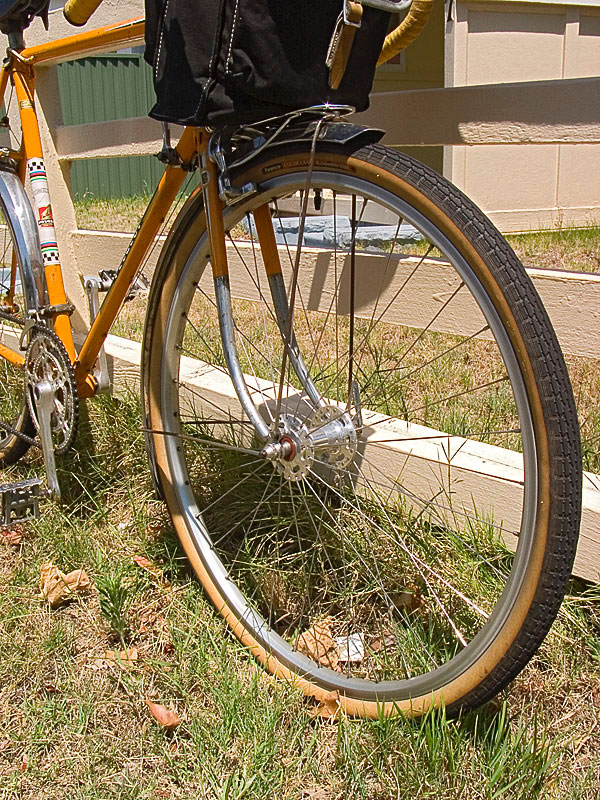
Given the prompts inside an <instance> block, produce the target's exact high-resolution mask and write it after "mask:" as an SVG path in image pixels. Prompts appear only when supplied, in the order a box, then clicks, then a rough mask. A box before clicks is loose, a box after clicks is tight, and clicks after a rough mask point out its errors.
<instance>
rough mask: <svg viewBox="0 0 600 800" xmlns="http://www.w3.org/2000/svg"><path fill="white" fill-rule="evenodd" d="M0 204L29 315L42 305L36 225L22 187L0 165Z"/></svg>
mask: <svg viewBox="0 0 600 800" xmlns="http://www.w3.org/2000/svg"><path fill="white" fill-rule="evenodd" d="M0 201H1V202H2V206H3V209H4V214H5V216H6V222H7V223H8V225H9V226H10V228H11V230H12V233H13V235H14V243H15V246H16V248H17V252H18V257H19V260H20V262H21V274H22V281H23V284H24V285H23V294H24V296H25V299H26V302H27V308H28V310H29V311H33V310H36V309H38V308H41V307H42V306H43V305H45V304H46V298H45V292H44V266H43V260H42V251H41V248H40V240H39V236H38V230H37V224H36V221H35V217H34V215H33V211H32V210H31V205H30V203H29V199H28V197H27V194H26V193H25V189H24V188H23V184H22V183H21V181H20V180H19V178H18V177H17V175H16V173H15V172H14V170H13V169H12V168H10V167H8V166H6V165H3V164H1V163H0Z"/></svg>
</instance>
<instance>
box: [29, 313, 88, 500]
mask: <svg viewBox="0 0 600 800" xmlns="http://www.w3.org/2000/svg"><path fill="white" fill-rule="evenodd" d="M25 386H26V394H27V404H28V407H29V412H30V414H31V418H32V420H33V423H34V425H35V427H36V428H37V430H38V432H39V434H40V441H41V445H42V452H43V454H44V465H45V467H46V475H47V479H48V489H49V492H50V495H51V496H52V497H54V498H55V499H58V498H59V497H60V487H59V484H58V477H57V474H56V461H55V455H56V454H62V453H66V452H67V450H68V449H69V448H70V447H71V445H72V444H73V442H74V440H75V436H76V435H77V425H78V422H79V397H78V394H77V384H76V382H75V373H74V371H73V365H72V364H71V359H70V358H69V354H68V353H67V351H66V349H65V346H64V345H63V343H62V342H61V340H60V339H59V338H58V336H57V335H56V334H55V333H54V332H53V331H51V330H49V329H48V328H46V327H44V326H43V325H35V326H34V327H33V329H32V330H31V333H30V339H29V346H28V348H27V354H26V357H25Z"/></svg>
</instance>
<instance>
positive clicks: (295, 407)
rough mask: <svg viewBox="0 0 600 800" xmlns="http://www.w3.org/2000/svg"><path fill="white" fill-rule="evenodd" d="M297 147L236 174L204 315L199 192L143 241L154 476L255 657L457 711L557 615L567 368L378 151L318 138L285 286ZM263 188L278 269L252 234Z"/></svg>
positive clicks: (568, 463) (541, 327)
mask: <svg viewBox="0 0 600 800" xmlns="http://www.w3.org/2000/svg"><path fill="white" fill-rule="evenodd" d="M308 163H309V154H308V153H307V152H305V151H299V150H290V149H287V150H286V149H282V150H280V151H278V152H277V153H270V154H269V155H268V156H265V157H264V158H263V160H262V161H260V162H259V163H256V164H253V165H252V167H251V168H250V169H249V170H248V172H247V173H246V174H244V175H243V176H237V179H238V180H239V181H240V182H242V181H243V182H247V181H249V180H253V181H255V182H257V183H258V186H259V190H258V192H257V193H256V194H255V195H252V196H251V197H247V198H245V199H244V200H242V201H241V202H239V203H238V204H236V205H234V206H232V207H230V208H228V209H227V211H226V230H227V231H229V232H230V233H229V239H230V247H229V253H230V274H229V281H221V282H217V291H218V293H219V303H220V308H219V310H220V312H221V313H220V315H218V314H217V305H216V300H215V291H214V287H213V280H212V275H211V270H210V264H209V252H208V243H207V237H206V231H205V229H204V222H203V214H202V201H201V198H200V196H199V195H197V196H195V197H192V198H191V199H190V201H189V202H188V204H187V206H186V208H184V210H183V212H182V214H181V216H180V218H179V221H178V223H177V224H176V226H175V228H174V230H173V232H172V234H171V237H170V239H169V241H168V242H167V244H166V246H165V250H164V252H163V255H162V257H161V262H160V264H159V266H158V268H157V273H156V275H155V279H154V283H153V288H152V291H151V296H150V303H149V308H148V316H147V320H146V332H145V340H144V349H143V352H144V361H143V373H144V374H143V385H144V408H145V413H146V425H147V428H148V430H149V431H150V433H149V434H148V444H149V450H150V455H151V459H152V462H153V465H154V470H155V475H156V479H157V482H158V484H159V486H160V488H161V490H162V492H163V494H164V497H165V499H166V502H167V505H168V507H169V510H170V513H171V515H172V518H173V521H174V524H175V527H176V530H177V533H178V535H179V537H180V539H181V541H182V543H183V546H184V548H185V550H186V553H187V555H188V557H189V558H190V561H191V563H192V564H193V566H194V568H195V570H196V572H197V573H198V575H199V577H200V579H201V581H202V582H203V584H204V586H205V587H206V589H207V592H208V594H209V595H210V597H211V598H212V600H213V602H214V603H215V605H216V607H217V609H218V610H219V611H220V613H222V614H223V615H224V617H225V618H226V620H227V622H228V623H229V625H230V626H231V627H232V629H233V630H234V632H235V634H236V635H237V636H238V637H239V638H240V639H241V640H242V641H243V642H245V643H246V644H247V645H248V646H249V647H250V648H251V650H252V652H253V653H254V654H255V655H256V657H257V658H258V659H260V661H261V662H263V663H264V664H265V665H266V666H267V668H268V669H269V670H271V671H272V672H274V673H276V674H279V675H282V676H286V677H288V678H292V679H293V680H294V681H295V682H296V683H297V684H298V685H299V686H301V687H302V689H303V690H304V691H305V692H306V693H307V694H310V695H313V696H314V697H316V698H317V699H319V700H321V701H323V702H325V704H326V706H327V708H334V707H338V706H339V707H341V708H343V709H344V710H345V711H347V712H348V713H351V714H358V715H370V716H375V715H377V714H379V713H382V712H383V713H392V712H394V711H396V710H398V709H400V710H402V711H403V712H405V713H408V714H419V713H422V712H423V711H425V710H426V709H427V708H429V707H430V706H431V705H432V704H434V705H439V704H440V703H442V702H443V703H445V705H446V707H447V709H448V710H449V712H452V713H454V712H457V711H458V710H459V709H461V708H470V707H474V706H477V705H479V704H481V703H483V702H485V701H486V700H487V699H489V698H490V697H492V696H493V695H494V694H496V693H497V692H498V691H500V690H501V689H502V688H503V687H504V686H505V685H506V684H507V683H508V682H509V681H510V680H511V679H512V678H513V677H514V676H515V675H516V674H517V673H518V672H519V671H520V670H521V669H522V667H523V666H524V665H525V664H526V663H527V661H528V660H529V658H530V657H531V655H532V654H533V653H534V652H535V650H536V648H537V647H538V646H539V644H540V642H541V641H542V639H543V638H544V636H545V634H546V632H547V631H548V629H549V627H550V625H551V624H552V621H553V619H554V618H555V616H556V613H557V611H558V608H559V606H560V602H561V599H562V596H563V593H564V590H565V587H566V583H567V580H568V577H569V575H570V569H571V566H572V562H573V558H574V555H575V548H576V542H577V534H578V524H579V515H580V493H581V459H580V447H579V438H578V428H577V420H576V413H575V407H574V403H573V398H572V393H571V390H570V385H569V381H568V377H567V372H566V369H565V365H564V361H563V359H562V355H561V353H560V349H559V347H558V343H557V341H556V337H555V335H554V333H553V331H552V329H551V326H550V323H549V321H548V318H547V315H546V314H545V311H544V309H543V307H542V305H541V302H540V300H539V298H538V297H537V295H536V294H535V291H534V289H533V287H532V285H531V283H530V281H529V279H528V278H527V276H526V274H525V272H524V270H523V268H522V266H521V265H520V263H519V262H518V260H517V259H516V257H515V255H514V254H513V252H512V251H511V250H510V248H509V247H508V245H507V244H506V242H505V241H504V239H503V238H502V237H501V236H500V235H499V233H498V232H497V231H496V230H495V228H494V227H493V226H492V225H491V223H490V222H489V220H487V219H486V218H485V217H484V216H483V215H482V214H481V212H480V211H479V210H478V209H477V208H476V207H475V206H474V205H473V204H472V203H470V201H468V199H467V198H465V197H464V195H462V194H461V193H460V192H459V191H458V190H457V189H456V188H455V187H453V186H451V185H450V184H448V183H447V182H446V181H445V180H444V179H443V178H441V177H440V176H439V175H437V174H436V173H434V172H433V171H432V170H429V169H428V168H426V167H424V166H423V165H421V164H419V163H418V162H416V161H414V160H412V159H410V158H408V157H406V156H404V155H401V154H399V153H396V152H393V151H390V150H387V149H386V148H383V147H379V146H370V147H367V148H363V149H362V150H360V151H359V152H357V153H343V152H340V151H339V150H337V151H333V150H332V151H328V150H327V149H318V151H317V155H316V162H315V166H314V172H313V174H312V178H311V182H310V193H309V215H308V217H307V219H306V226H305V231H304V239H303V248H304V250H303V253H302V256H301V258H300V261H299V264H300V268H299V271H298V273H297V285H296V288H295V289H294V288H293V286H294V283H296V281H295V280H294V265H295V263H296V262H295V255H296V246H297V240H298V236H299V214H300V206H301V203H302V198H303V193H304V190H305V185H306V170H307V165H308ZM267 205H268V208H269V216H270V217H271V218H272V220H273V225H274V229H275V233H276V235H277V237H278V239H279V242H280V247H279V252H280V254H281V258H282V272H281V274H278V273H277V270H273V268H272V264H271V267H270V268H269V265H268V264H267V267H268V269H267V270H265V265H264V263H263V261H264V259H263V255H262V254H261V253H260V252H259V248H258V245H257V242H256V236H255V235H254V227H253V224H254V223H253V221H252V216H251V214H252V212H253V211H255V210H257V209H263V212H262V213H263V214H264V208H265V207H266V206H267ZM258 213H259V215H260V213H261V212H258ZM263 219H264V216H263ZM233 234H235V236H233ZM267 271H268V272H269V276H267ZM229 294H230V295H231V297H232V298H233V299H232V300H231V301H230V302H229V299H228V298H229ZM291 305H293V319H292V322H290V310H289V306H291ZM223 311H226V312H227V313H226V314H224V313H223ZM227 314H229V315H230V323H231V324H230V326H229V327H228V326H227V325H224V324H223V317H224V316H227ZM218 316H220V317H221V334H222V335H220V334H219V320H218ZM284 340H286V341H289V342H290V347H289V348H287V349H286V348H285V346H284V344H283V341H284ZM236 361H237V362H239V367H240V371H239V373H238V374H237V375H236V374H234V371H232V369H231V365H232V363H235V362H236ZM251 420H252V421H251ZM257 420H258V424H257ZM261 421H262V422H261ZM257 428H258V429H259V432H260V430H262V431H263V435H262V436H261V435H257ZM265 429H266V431H267V434H266V435H264V430H265ZM507 545H509V546H510V548H516V554H515V555H514V556H513V555H512V553H511V552H510V549H509V547H508V546H507Z"/></svg>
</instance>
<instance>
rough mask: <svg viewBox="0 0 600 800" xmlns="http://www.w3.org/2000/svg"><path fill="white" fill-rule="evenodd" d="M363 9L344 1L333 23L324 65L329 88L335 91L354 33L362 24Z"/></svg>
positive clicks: (353, 1)
mask: <svg viewBox="0 0 600 800" xmlns="http://www.w3.org/2000/svg"><path fill="white" fill-rule="evenodd" d="M362 15H363V7H362V5H361V3H360V2H355V0H344V7H343V9H342V12H341V14H340V15H339V17H338V18H337V22H336V23H335V29H334V31H333V36H332V37H331V42H330V43H329V50H328V51H327V58H326V60H325V63H326V64H327V66H328V68H329V86H330V87H331V88H332V89H337V88H338V87H339V85H340V83H341V82H342V78H343V77H344V73H345V72H346V67H347V66H348V60H349V58H350V51H351V50H352V45H353V44H354V37H355V36H356V31H357V30H358V28H360V26H361V23H362Z"/></svg>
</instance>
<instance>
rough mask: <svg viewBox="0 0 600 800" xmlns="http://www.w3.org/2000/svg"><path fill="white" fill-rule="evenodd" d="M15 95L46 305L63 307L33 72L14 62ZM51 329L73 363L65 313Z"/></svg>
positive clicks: (68, 323) (60, 314)
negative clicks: (36, 109)
mask: <svg viewBox="0 0 600 800" xmlns="http://www.w3.org/2000/svg"><path fill="white" fill-rule="evenodd" d="M12 80H13V82H14V87H15V93H16V96H17V101H18V103H19V115H20V118H21V127H22V131H23V150H24V155H25V159H26V161H27V174H28V176H29V180H30V183H31V191H32V194H33V200H34V206H35V207H34V215H35V218H36V222H37V226H38V233H39V238H40V245H41V250H42V261H43V265H44V273H45V276H46V285H47V287H48V302H49V304H50V305H51V306H57V307H59V308H60V307H65V309H66V304H67V295H66V292H65V286H64V282H63V277H62V270H61V268H60V257H59V253H58V244H57V241H56V230H55V228H54V218H53V216H52V207H51V204H50V194H49V191H48V178H47V175H46V166H45V163H44V154H43V151H42V143H41V139H40V130H39V127H38V120H37V115H36V112H35V106H34V99H33V97H34V76H33V71H32V70H31V69H30V68H29V67H28V66H27V65H25V64H21V63H18V64H16V65H15V69H14V71H13V73H12ZM54 330H55V331H56V334H57V336H59V337H60V339H61V341H62V342H63V344H64V346H65V348H66V350H67V353H68V354H69V357H70V359H71V361H75V347H74V344H73V333H72V330H71V319H70V316H69V314H68V313H66V311H64V312H59V313H57V314H56V315H55V318H54Z"/></svg>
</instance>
